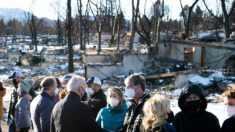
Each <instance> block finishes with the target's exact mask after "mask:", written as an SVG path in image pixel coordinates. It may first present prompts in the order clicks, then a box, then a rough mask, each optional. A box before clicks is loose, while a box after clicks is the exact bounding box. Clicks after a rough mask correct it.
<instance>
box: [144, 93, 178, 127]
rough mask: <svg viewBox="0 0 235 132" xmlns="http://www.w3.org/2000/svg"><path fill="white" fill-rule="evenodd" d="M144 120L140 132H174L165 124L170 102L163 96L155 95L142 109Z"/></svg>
mask: <svg viewBox="0 0 235 132" xmlns="http://www.w3.org/2000/svg"><path fill="white" fill-rule="evenodd" d="M143 112H144V118H143V121H142V127H141V131H142V132H175V131H176V130H175V128H174V127H173V126H172V125H170V124H169V123H168V122H167V118H168V113H169V112H170V101H169V99H168V98H166V97H165V96H164V95H159V94H155V95H154V96H153V97H151V98H150V99H149V100H148V101H146V102H145V104H144V107H143Z"/></svg>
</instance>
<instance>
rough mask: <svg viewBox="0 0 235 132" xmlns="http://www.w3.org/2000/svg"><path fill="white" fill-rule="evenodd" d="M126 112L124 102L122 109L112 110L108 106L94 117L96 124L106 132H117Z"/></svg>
mask: <svg viewBox="0 0 235 132" xmlns="http://www.w3.org/2000/svg"><path fill="white" fill-rule="evenodd" d="M126 111H127V104H126V101H124V103H123V107H122V108H112V107H111V106H110V104H108V105H107V107H105V108H102V109H101V110H100V112H99V113H98V115H97V117H96V122H97V123H98V124H99V126H100V127H101V128H103V129H105V130H106V131H108V132H109V131H118V130H119V129H120V128H121V127H122V124H123V122H124V119H125V115H126Z"/></svg>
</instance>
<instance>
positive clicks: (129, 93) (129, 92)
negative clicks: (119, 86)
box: [125, 88, 135, 99]
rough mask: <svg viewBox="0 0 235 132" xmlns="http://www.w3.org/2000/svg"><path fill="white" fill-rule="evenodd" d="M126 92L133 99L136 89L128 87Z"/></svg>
mask: <svg viewBox="0 0 235 132" xmlns="http://www.w3.org/2000/svg"><path fill="white" fill-rule="evenodd" d="M125 94H126V96H127V97H128V98H129V99H133V98H134V97H135V90H134V89H132V88H127V89H126V91H125Z"/></svg>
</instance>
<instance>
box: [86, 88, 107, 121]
mask: <svg viewBox="0 0 235 132" xmlns="http://www.w3.org/2000/svg"><path fill="white" fill-rule="evenodd" d="M106 105H107V102H106V95H105V94H104V92H103V91H102V89H100V90H99V91H98V92H96V93H94V95H92V96H91V99H90V101H89V102H88V106H89V108H90V111H91V113H92V117H93V119H94V120H95V119H96V116H97V114H98V113H99V111H100V109H102V108H104V107H106Z"/></svg>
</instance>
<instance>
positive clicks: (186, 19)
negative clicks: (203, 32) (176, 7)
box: [180, 0, 199, 38]
mask: <svg viewBox="0 0 235 132" xmlns="http://www.w3.org/2000/svg"><path fill="white" fill-rule="evenodd" d="M198 1H199V0H194V2H193V4H192V5H191V6H190V7H189V9H188V14H187V16H186V13H185V12H186V11H185V9H184V7H183V5H182V0H180V6H181V9H182V16H183V19H184V26H185V37H186V38H188V37H189V35H190V32H189V31H190V30H189V29H190V24H191V23H190V22H191V15H192V11H193V8H194V6H195V5H196V4H197V2H198Z"/></svg>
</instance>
